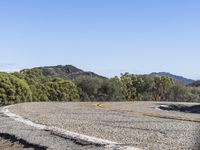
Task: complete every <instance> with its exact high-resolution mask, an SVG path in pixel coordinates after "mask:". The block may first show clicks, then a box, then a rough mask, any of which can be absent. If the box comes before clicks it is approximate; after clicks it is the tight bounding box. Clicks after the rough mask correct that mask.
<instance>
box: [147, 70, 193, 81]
mask: <svg viewBox="0 0 200 150" xmlns="http://www.w3.org/2000/svg"><path fill="white" fill-rule="evenodd" d="M149 76H151V77H154V76H168V77H170V78H172V79H174V80H175V81H177V82H179V83H182V84H191V83H193V82H194V80H192V79H188V78H185V77H182V76H177V75H173V74H171V73H168V72H152V73H151V74H149Z"/></svg>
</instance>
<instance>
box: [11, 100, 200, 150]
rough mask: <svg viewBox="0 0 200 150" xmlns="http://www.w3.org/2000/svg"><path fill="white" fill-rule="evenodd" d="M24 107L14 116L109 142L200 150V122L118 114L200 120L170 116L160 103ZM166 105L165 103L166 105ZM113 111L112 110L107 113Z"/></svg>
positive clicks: (21, 106)
mask: <svg viewBox="0 0 200 150" xmlns="http://www.w3.org/2000/svg"><path fill="white" fill-rule="evenodd" d="M95 104H96V103H78V102H77V103H54V102H52V103H51V102H50V103H24V104H17V105H15V106H13V107H11V108H10V111H11V112H14V113H16V114H18V115H21V116H23V117H25V118H28V119H30V120H32V121H34V122H37V123H41V124H45V125H49V126H56V127H59V128H64V129H66V130H69V131H73V132H78V133H81V134H85V135H89V136H94V137H97V138H102V139H107V140H111V141H115V142H118V143H122V144H126V145H131V146H134V147H139V148H142V149H150V150H151V149H166V150H167V149H172V150H173V149H174V150H175V149H192V150H193V149H194V150H199V148H200V147H199V145H200V141H199V137H198V135H199V134H200V133H199V132H198V131H199V129H200V122H190V121H181V120H173V119H163V118H158V117H149V116H143V115H141V114H138V113H133V112H131V111H130V112H125V111H114V110H136V111H142V112H146V113H156V114H161V115H169V116H171V115H173V116H176V117H180V116H182V117H189V118H194V119H200V118H199V117H200V116H199V114H187V113H180V112H168V111H161V110H158V109H155V107H156V106H157V105H158V103H152V102H147V103H146V102H135V103H133V102H121V103H119V102H116V103H103V105H104V106H105V107H106V108H99V107H96V106H95ZM162 104H163V103H162ZM107 108H111V109H107Z"/></svg>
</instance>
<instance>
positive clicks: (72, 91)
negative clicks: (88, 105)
mask: <svg viewBox="0 0 200 150" xmlns="http://www.w3.org/2000/svg"><path fill="white" fill-rule="evenodd" d="M45 87H46V88H47V95H48V99H49V100H50V101H74V100H78V99H79V95H78V90H77V87H76V85H75V84H74V83H73V82H72V81H68V80H64V79H61V78H49V80H48V81H47V82H46V83H45Z"/></svg>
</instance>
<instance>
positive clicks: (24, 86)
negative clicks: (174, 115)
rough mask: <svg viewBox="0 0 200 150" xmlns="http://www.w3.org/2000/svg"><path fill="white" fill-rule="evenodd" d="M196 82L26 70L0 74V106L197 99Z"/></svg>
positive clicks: (133, 76)
mask: <svg viewBox="0 0 200 150" xmlns="http://www.w3.org/2000/svg"><path fill="white" fill-rule="evenodd" d="M65 71H67V70H65ZM57 72H59V70H57ZM198 83H199V82H196V83H195V85H194V87H192V85H190V86H185V85H182V84H179V83H177V82H175V81H174V80H172V79H171V78H170V77H167V76H155V77H149V76H145V75H143V76H142V75H134V74H129V73H125V74H122V75H121V76H120V77H114V78H111V79H103V78H98V77H92V76H80V77H77V78H75V79H74V80H66V79H62V78H56V77H49V76H45V74H44V70H41V69H39V68H37V69H26V70H22V71H21V72H15V73H12V74H9V73H0V105H8V104H14V103H18V102H27V101H79V100H81V101H126V100H128V101H133V100H144V101H185V102H200V87H198V86H197V84H198Z"/></svg>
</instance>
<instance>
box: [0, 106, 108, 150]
mask: <svg viewBox="0 0 200 150" xmlns="http://www.w3.org/2000/svg"><path fill="white" fill-rule="evenodd" d="M5 136H6V137H7V138H8V139H5ZM13 139H14V141H15V142H14V141H13ZM0 149H2V150H4V149H7V150H20V149H30V150H32V149H35V150H45V149H48V150H83V149H87V150H103V149H105V148H103V147H101V146H96V145H90V144H88V143H81V142H80V141H74V140H73V139H67V138H62V137H60V136H58V135H54V134H52V133H51V132H49V131H44V130H38V129H36V128H34V127H31V126H28V125H25V124H23V123H20V122H16V121H14V120H13V119H11V118H9V117H7V116H5V115H3V114H2V113H1V108H0Z"/></svg>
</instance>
